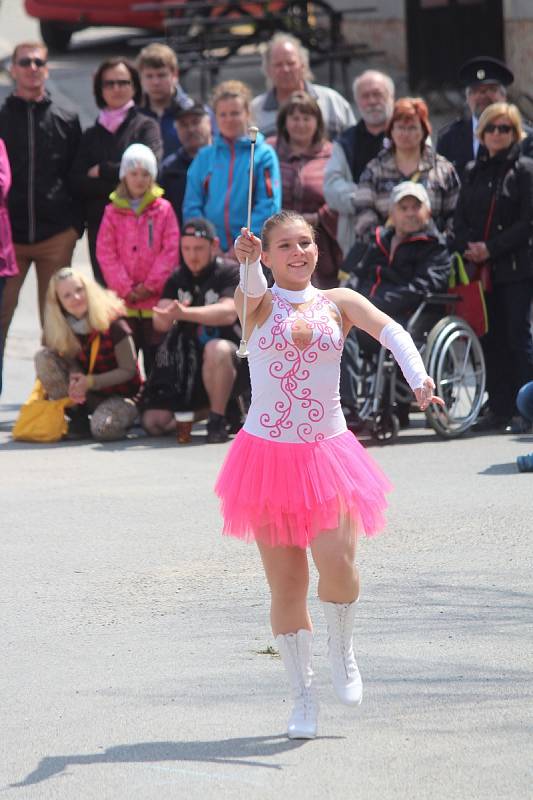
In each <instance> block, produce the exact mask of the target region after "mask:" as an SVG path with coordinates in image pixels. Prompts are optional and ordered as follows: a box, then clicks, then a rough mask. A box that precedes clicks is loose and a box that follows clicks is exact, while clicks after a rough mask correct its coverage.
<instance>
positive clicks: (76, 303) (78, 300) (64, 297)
mask: <svg viewBox="0 0 533 800" xmlns="http://www.w3.org/2000/svg"><path fill="white" fill-rule="evenodd" d="M56 293H57V299H58V300H59V303H60V305H61V306H62V307H63V308H64V310H65V311H66V312H67V314H72V316H73V317H76V319H81V318H82V317H84V316H85V314H86V313H87V310H88V305H87V294H86V292H85V286H84V285H83V283H82V282H81V281H80V279H79V278H75V277H72V278H64V279H63V280H60V281H59V282H58V284H57V287H56Z"/></svg>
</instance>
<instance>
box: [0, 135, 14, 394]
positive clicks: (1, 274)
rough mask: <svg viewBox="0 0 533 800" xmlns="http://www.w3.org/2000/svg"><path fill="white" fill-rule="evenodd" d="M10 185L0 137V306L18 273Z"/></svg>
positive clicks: (0, 345) (1, 344)
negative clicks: (8, 286)
mask: <svg viewBox="0 0 533 800" xmlns="http://www.w3.org/2000/svg"><path fill="white" fill-rule="evenodd" d="M10 187H11V167H10V166H9V159H8V157H7V150H6V146H5V144H4V140H3V139H0V306H1V305H2V294H3V292H4V286H5V283H6V280H7V279H8V278H11V277H12V276H13V275H17V274H18V267H17V261H16V258H15V250H14V248H13V241H12V239H11V223H10V221H9V213H8V210H7V194H8V192H9V189H10ZM3 355H4V334H3V332H2V331H1V330H0V393H1V392H2V364H3Z"/></svg>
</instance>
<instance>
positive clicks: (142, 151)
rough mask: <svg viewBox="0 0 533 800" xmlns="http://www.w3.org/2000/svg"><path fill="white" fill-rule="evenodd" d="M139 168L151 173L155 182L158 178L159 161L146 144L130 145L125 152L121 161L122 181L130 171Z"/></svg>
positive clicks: (120, 175)
mask: <svg viewBox="0 0 533 800" xmlns="http://www.w3.org/2000/svg"><path fill="white" fill-rule="evenodd" d="M139 168H140V169H145V170H146V171H147V172H149V173H150V175H151V176H152V178H153V179H154V181H155V179H156V178H157V160H156V157H155V155H154V154H153V152H152V151H151V150H150V148H149V147H146V145H145V144H130V146H129V147H127V148H126V150H124V154H123V156H122V159H121V161H120V172H119V177H120V179H121V180H122V178H123V177H124V175H125V174H126V173H127V172H129V171H130V170H132V169H139Z"/></svg>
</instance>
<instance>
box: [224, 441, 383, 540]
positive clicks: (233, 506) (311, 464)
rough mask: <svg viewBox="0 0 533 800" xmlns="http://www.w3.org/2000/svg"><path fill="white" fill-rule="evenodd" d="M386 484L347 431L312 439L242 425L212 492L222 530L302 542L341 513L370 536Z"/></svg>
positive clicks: (334, 523) (378, 524)
mask: <svg viewBox="0 0 533 800" xmlns="http://www.w3.org/2000/svg"><path fill="white" fill-rule="evenodd" d="M391 488H392V487H391V485H390V483H389V481H388V480H387V478H386V477H385V475H384V474H383V472H382V471H381V469H380V468H379V467H378V466H377V464H375V463H374V461H373V459H372V458H371V457H370V456H369V455H368V453H367V452H366V450H365V449H364V448H363V447H362V446H361V445H360V444H359V442H358V441H357V439H356V438H355V436H354V435H353V433H351V431H345V432H344V433H341V434H339V435H338V436H333V437H331V438H329V439H323V440H322V441H319V442H309V443H301V444H300V443H296V444H292V443H287V442H270V441H268V440H266V439H262V438H261V437H259V436H252V435H251V434H249V433H247V432H246V431H244V430H241V431H240V432H239V434H238V435H237V436H236V438H235V440H234V442H233V444H232V446H231V449H230V451H229V453H228V455H227V456H226V460H225V462H224V464H223V466H222V469H221V471H220V474H219V476H218V479H217V482H216V485H215V492H216V493H217V495H218V496H219V498H220V501H221V507H222V514H223V517H224V530H223V532H224V534H226V535H227V536H235V537H236V538H238V539H244V540H246V541H248V542H249V541H255V540H259V541H261V542H263V543H265V544H268V545H270V546H272V547H275V546H279V545H284V546H291V547H302V548H305V547H307V546H308V545H309V543H310V542H311V541H312V540H313V538H314V537H315V536H316V535H317V534H318V533H320V532H321V531H325V530H332V529H334V528H337V527H338V525H339V522H340V520H341V518H345V517H349V518H351V519H353V520H354V521H355V522H356V524H357V526H358V529H359V532H361V533H364V534H365V535H366V536H374V535H375V534H377V533H379V532H380V530H381V529H382V528H383V526H384V523H385V520H384V511H385V508H386V507H387V501H386V499H385V493H386V492H388V491H390V489H391Z"/></svg>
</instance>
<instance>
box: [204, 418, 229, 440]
mask: <svg viewBox="0 0 533 800" xmlns="http://www.w3.org/2000/svg"><path fill="white" fill-rule="evenodd" d="M228 439H229V436H228V431H227V430H226V420H225V418H224V417H223V416H222V414H215V412H214V411H210V412H209V417H208V419H207V443H208V444H222V442H227V441H228Z"/></svg>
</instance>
